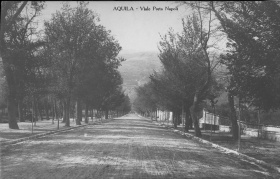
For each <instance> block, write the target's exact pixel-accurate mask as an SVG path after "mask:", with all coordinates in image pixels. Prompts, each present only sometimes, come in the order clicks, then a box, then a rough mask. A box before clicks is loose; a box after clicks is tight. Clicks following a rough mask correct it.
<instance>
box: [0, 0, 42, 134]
mask: <svg viewBox="0 0 280 179" xmlns="http://www.w3.org/2000/svg"><path fill="white" fill-rule="evenodd" d="M24 8H29V10H31V11H32V13H33V14H32V13H31V14H32V15H31V17H29V15H30V14H23V13H22V10H23V9H24ZM42 8H43V4H42V3H38V2H30V3H28V2H27V1H23V2H20V1H18V2H14V1H2V2H1V32H0V41H1V43H0V45H1V48H0V49H1V58H2V62H3V66H4V71H5V76H6V81H7V87H8V97H7V98H8V100H7V101H8V114H9V127H10V128H11V129H18V125H17V121H16V108H17V107H16V104H17V102H16V98H17V97H18V96H19V89H17V87H18V85H19V84H22V83H19V80H18V79H17V75H16V74H17V73H16V71H17V72H20V71H19V70H17V69H18V67H19V66H20V65H18V63H17V62H21V61H18V60H15V59H17V58H15V56H14V55H19V54H22V53H24V52H25V51H29V52H30V50H33V49H32V48H33V47H32V44H31V43H30V42H31V39H30V38H29V41H28V40H26V38H27V36H29V35H32V34H33V33H34V29H32V28H30V26H31V24H32V22H33V20H34V18H35V17H36V16H37V15H38V13H39V12H40V10H41V9H42ZM26 42H27V44H26ZM24 55H26V53H25V54H24ZM25 57H26V56H25ZM23 59H24V58H20V59H19V60H23Z"/></svg>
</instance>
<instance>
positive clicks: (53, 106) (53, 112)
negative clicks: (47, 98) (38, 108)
mask: <svg viewBox="0 0 280 179" xmlns="http://www.w3.org/2000/svg"><path fill="white" fill-rule="evenodd" d="M54 118H55V102H54V104H53V105H52V124H54Z"/></svg>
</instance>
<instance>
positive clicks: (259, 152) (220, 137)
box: [153, 121, 280, 172]
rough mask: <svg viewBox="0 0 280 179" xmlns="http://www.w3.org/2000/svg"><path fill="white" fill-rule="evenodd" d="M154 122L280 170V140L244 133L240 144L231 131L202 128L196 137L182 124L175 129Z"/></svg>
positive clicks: (157, 122) (159, 123)
mask: <svg viewBox="0 0 280 179" xmlns="http://www.w3.org/2000/svg"><path fill="white" fill-rule="evenodd" d="M153 123H156V124H157V125H160V126H162V127H165V128H167V129H171V130H173V131H174V132H177V133H180V134H181V135H185V136H186V137H188V138H192V139H194V140H196V141H198V142H202V143H207V144H209V145H212V146H213V147H215V148H218V149H220V150H223V151H225V152H226V153H234V154H236V155H239V156H242V157H245V158H247V159H249V160H251V161H254V162H256V163H262V164H265V165H267V166H269V167H271V168H273V169H275V170H277V171H278V172H280V142H275V141H270V140H264V139H258V138H256V137H251V136H248V135H242V136H241V140H240V145H239V144H238V141H234V140H232V138H231V134H230V133H226V132H219V131H215V133H214V132H213V131H212V134H211V131H209V130H201V132H202V137H201V138H198V137H195V132H194V130H189V132H187V133H185V132H184V128H183V126H182V125H179V126H178V127H177V129H174V127H173V125H172V124H171V123H167V122H165V123H163V122H162V121H161V122H160V121H153ZM238 146H239V150H238Z"/></svg>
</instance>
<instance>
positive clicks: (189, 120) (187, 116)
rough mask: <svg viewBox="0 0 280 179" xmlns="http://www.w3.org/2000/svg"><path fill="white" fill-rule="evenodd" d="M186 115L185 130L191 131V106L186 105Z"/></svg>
mask: <svg viewBox="0 0 280 179" xmlns="http://www.w3.org/2000/svg"><path fill="white" fill-rule="evenodd" d="M185 111H186V117H185V132H189V129H190V128H189V127H190V124H191V118H190V108H189V107H186V110H185Z"/></svg>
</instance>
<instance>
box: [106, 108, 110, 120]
mask: <svg viewBox="0 0 280 179" xmlns="http://www.w3.org/2000/svg"><path fill="white" fill-rule="evenodd" d="M108 115H109V111H108V110H107V109H106V110H105V119H108Z"/></svg>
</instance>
